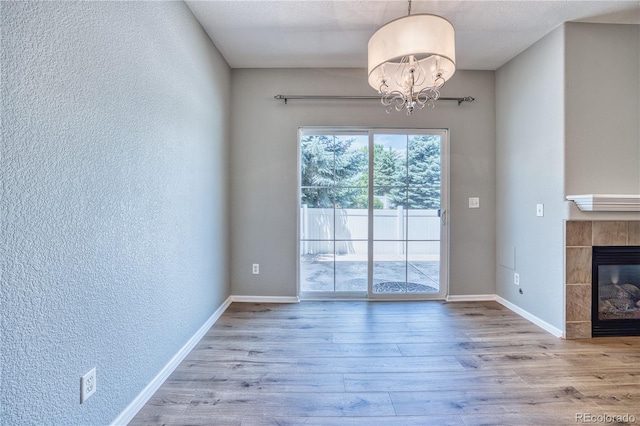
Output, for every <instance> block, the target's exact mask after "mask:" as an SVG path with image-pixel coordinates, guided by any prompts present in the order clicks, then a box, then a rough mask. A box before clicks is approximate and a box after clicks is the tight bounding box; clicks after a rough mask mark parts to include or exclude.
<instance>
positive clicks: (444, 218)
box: [440, 210, 447, 225]
mask: <svg viewBox="0 0 640 426" xmlns="http://www.w3.org/2000/svg"><path fill="white" fill-rule="evenodd" d="M440 223H442V224H443V225H446V224H447V211H446V210H442V213H440Z"/></svg>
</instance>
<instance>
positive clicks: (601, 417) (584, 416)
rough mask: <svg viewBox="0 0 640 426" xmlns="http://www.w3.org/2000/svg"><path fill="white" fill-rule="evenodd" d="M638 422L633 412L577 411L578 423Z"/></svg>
mask: <svg viewBox="0 0 640 426" xmlns="http://www.w3.org/2000/svg"><path fill="white" fill-rule="evenodd" d="M635 422H636V416H634V415H633V414H629V413H627V414H593V413H576V423H612V424H632V423H635Z"/></svg>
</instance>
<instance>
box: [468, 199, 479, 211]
mask: <svg viewBox="0 0 640 426" xmlns="http://www.w3.org/2000/svg"><path fill="white" fill-rule="evenodd" d="M469 208H470V209H479V208H480V198H479V197H469Z"/></svg>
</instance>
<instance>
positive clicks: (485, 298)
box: [446, 294, 496, 302]
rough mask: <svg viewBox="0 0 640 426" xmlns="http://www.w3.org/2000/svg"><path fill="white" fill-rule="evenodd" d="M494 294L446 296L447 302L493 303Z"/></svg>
mask: <svg viewBox="0 0 640 426" xmlns="http://www.w3.org/2000/svg"><path fill="white" fill-rule="evenodd" d="M495 300H496V295H495V294H464V295H459V296H458V295H449V296H447V299H446V301H447V302H495Z"/></svg>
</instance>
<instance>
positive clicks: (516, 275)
mask: <svg viewBox="0 0 640 426" xmlns="http://www.w3.org/2000/svg"><path fill="white" fill-rule="evenodd" d="M513 283H514V284H515V285H520V274H519V273H517V272H514V273H513Z"/></svg>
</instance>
